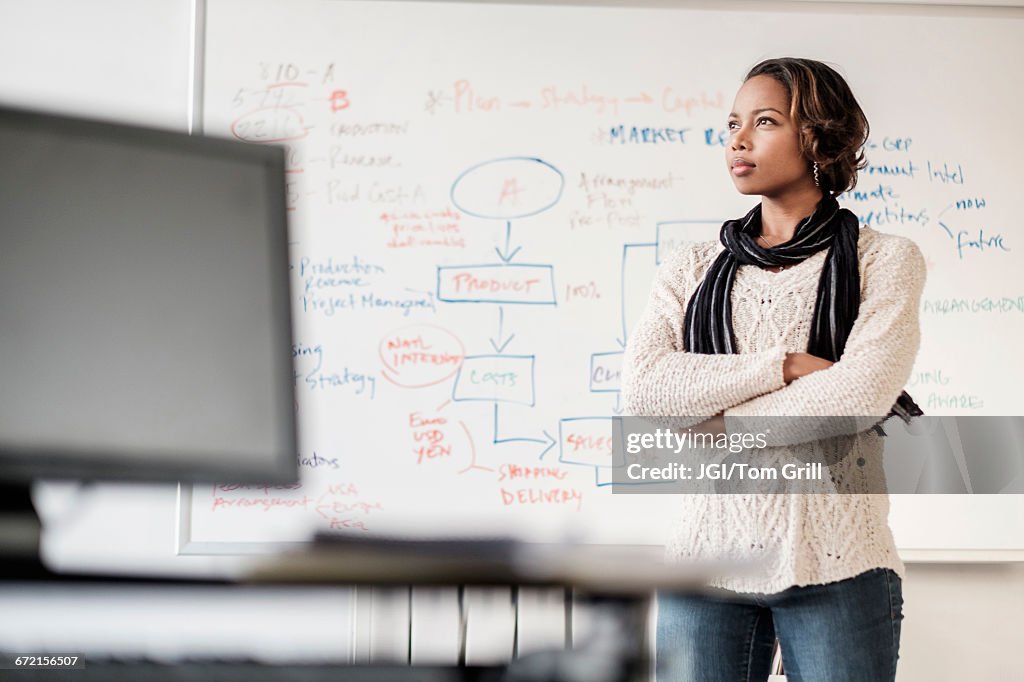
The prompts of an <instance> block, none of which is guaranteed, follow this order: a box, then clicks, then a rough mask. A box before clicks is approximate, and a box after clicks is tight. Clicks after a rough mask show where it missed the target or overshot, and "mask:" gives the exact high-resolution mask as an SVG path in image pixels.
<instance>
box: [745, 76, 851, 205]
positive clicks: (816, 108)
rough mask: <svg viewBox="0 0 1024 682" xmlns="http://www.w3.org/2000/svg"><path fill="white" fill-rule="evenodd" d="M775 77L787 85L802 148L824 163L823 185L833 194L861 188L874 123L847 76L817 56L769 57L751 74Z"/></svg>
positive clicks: (820, 168) (810, 158) (811, 158)
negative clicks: (861, 172)
mask: <svg viewBox="0 0 1024 682" xmlns="http://www.w3.org/2000/svg"><path fill="white" fill-rule="evenodd" d="M754 76H771V77H772V78H774V79H775V80H777V81H778V82H779V83H781V84H782V85H783V87H785V88H786V92H787V94H788V95H789V100H790V111H789V116H790V118H791V119H793V121H794V123H795V124H796V125H797V127H798V128H799V130H800V147H801V149H802V150H803V153H804V156H805V157H806V158H807V159H808V162H811V161H817V162H818V175H819V181H820V183H821V188H822V190H824V191H827V192H831V193H832V195H837V194H841V193H843V192H846V191H849V190H851V189H853V188H854V187H856V186H857V171H858V170H862V169H864V168H866V167H867V165H868V162H867V159H866V158H865V157H864V145H865V143H866V142H867V140H868V134H869V132H870V126H869V125H868V119H867V117H866V116H865V115H864V111H863V110H862V109H861V108H860V105H859V104H858V103H857V99H856V98H855V97H854V96H853V92H852V91H851V90H850V86H849V85H847V83H846V80H844V79H843V77H842V76H840V75H839V73H838V72H836V70H835V69H833V68H832V67H830V66H828V65H827V64H824V63H822V62H819V61H815V60H813V59H800V58H796V57H780V58H777V59H766V60H764V61H762V62H760V63H758V64H757V65H755V66H754V67H753V68H751V69H750V71H749V72H748V73H747V75H746V77H745V78H744V79H743V81H744V82H746V81H748V80H750V79H751V78H753V77H754Z"/></svg>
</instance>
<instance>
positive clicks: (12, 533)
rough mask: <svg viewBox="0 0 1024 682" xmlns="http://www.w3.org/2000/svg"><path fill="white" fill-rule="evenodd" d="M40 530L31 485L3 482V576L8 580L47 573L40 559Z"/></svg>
mask: <svg viewBox="0 0 1024 682" xmlns="http://www.w3.org/2000/svg"><path fill="white" fill-rule="evenodd" d="M40 528H41V526H40V523H39V515H38V514H37V513H36V509H35V507H34V506H33V505H32V495H31V483H0V573H2V574H3V577H4V578H18V577H26V578H28V577H33V576H36V575H39V574H40V572H43V573H46V572H47V571H46V569H45V568H44V567H43V565H42V562H41V561H40V558H39V537H40Z"/></svg>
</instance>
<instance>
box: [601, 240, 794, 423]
mask: <svg viewBox="0 0 1024 682" xmlns="http://www.w3.org/2000/svg"><path fill="white" fill-rule="evenodd" d="M713 256H714V253H713V252H712V251H711V250H710V249H709V248H708V245H707V244H706V243H691V244H687V245H684V246H682V247H680V248H678V249H676V250H675V251H674V252H673V253H672V254H671V255H670V256H669V257H668V258H666V259H665V261H664V262H663V263H662V265H661V267H660V268H659V269H658V273H657V276H656V277H655V281H654V285H653V287H652V289H651V294H650V297H649V299H648V301H647V306H646V308H645V310H644V312H643V314H642V316H641V317H640V319H639V321H638V322H637V324H636V326H635V327H634V329H633V332H632V334H631V335H630V337H629V341H628V343H627V344H626V350H625V354H624V357H623V363H622V384H621V387H622V398H623V404H624V408H625V410H626V412H627V414H631V415H635V416H640V417H651V416H673V417H680V416H682V417H705V418H706V417H710V416H713V415H715V414H718V413H719V412H721V411H722V410H723V409H725V408H726V407H731V406H733V405H737V404H739V403H742V402H744V401H746V400H749V399H751V398H753V397H755V396H758V395H761V394H763V393H768V392H770V391H773V390H775V389H778V388H780V387H782V386H784V385H785V382H784V381H783V378H782V364H783V362H784V361H785V358H786V350H785V348H784V347H783V346H781V345H779V346H778V347H775V348H771V349H769V350H765V351H761V352H755V353H738V354H732V353H730V354H704V353H690V352H687V351H684V350H683V348H682V338H683V336H682V334H683V321H684V317H685V314H686V304H687V303H688V302H689V300H690V296H692V294H693V292H694V290H695V289H696V287H697V285H698V283H699V282H700V279H701V278H702V277H703V270H704V269H705V268H706V266H707V265H708V264H709V263H710V260H709V258H713ZM705 261H707V262H705ZM692 421H693V422H694V423H696V422H697V421H700V420H698V419H694V420H692Z"/></svg>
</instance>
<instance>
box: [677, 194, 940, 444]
mask: <svg viewBox="0 0 1024 682" xmlns="http://www.w3.org/2000/svg"><path fill="white" fill-rule="evenodd" d="M760 234H761V204H758V205H757V206H755V207H754V208H752V209H751V210H750V212H748V213H747V215H745V216H744V217H743V218H741V219H739V220H727V221H726V222H725V223H724V224H723V225H722V231H721V234H720V237H719V238H720V239H721V242H722V244H723V245H724V246H725V250H724V251H722V252H721V253H720V254H718V256H717V257H716V258H715V260H714V261H713V262H712V263H711V266H710V267H709V268H708V271H707V272H706V273H705V274H704V279H703V281H701V283H700V285H699V286H698V287H697V290H696V291H694V293H693V296H692V297H691V298H690V302H689V303H688V304H687V306H686V319H685V321H684V326H683V348H684V349H685V350H687V351H689V352H691V353H705V354H713V353H735V352H737V351H736V336H735V334H734V333H733V329H732V303H731V301H730V297H731V295H732V284H733V279H734V278H735V276H736V270H737V269H739V266H741V265H757V266H759V267H776V266H780V265H794V264H796V263H800V262H802V261H803V260H804V259H806V258H808V257H810V256H812V255H814V254H815V253H817V252H818V251H820V250H821V249H828V257H827V258H826V259H825V265H824V266H823V267H822V270H821V279H820V280H819V281H818V294H817V299H816V301H815V304H814V317H813V319H812V321H811V334H810V339H809V341H808V344H807V352H808V353H810V354H811V355H816V356H818V357H820V358H825V359H826V360H831V361H832V362H836V361H838V360H839V358H841V357H842V355H843V349H844V348H845V347H846V340H847V338H849V336H850V329H851V328H852V327H853V323H854V321H855V320H856V319H857V313H858V311H859V309H860V267H859V261H860V258H859V255H858V253H857V240H858V238H859V234H860V225H859V223H858V221H857V216H856V215H854V214H853V212H852V211H849V210H848V209H845V208H840V207H839V202H837V201H836V199H835V197H833V196H832V195H831V194H828V193H825V194H824V195H823V196H822V199H821V201H820V202H819V203H818V206H817V208H815V210H814V213H812V214H811V215H810V216H808V217H807V218H805V219H804V220H803V221H801V222H800V224H799V225H797V227H796V231H795V232H794V233H793V238H792V239H790V240H789V241H788V242H786V243H784V244H778V245H776V246H774V247H772V248H770V249H769V248H763V247H762V246H760V245H759V244H758V243H757V238H758V236H759V235H760ZM922 414H924V412H922V411H921V408H920V407H918V405H917V403H915V402H914V400H913V398H911V397H910V395H908V394H907V392H906V391H903V392H902V393H900V395H899V398H897V399H896V403H895V404H894V405H893V407H892V409H891V410H890V411H889V414H888V415H886V417H885V418H884V419H882V420H881V421H880V422H879V423H878V424H876V425H875V426H874V427H873V428H874V429H875V430H876V431H877V432H878V433H879V434H880V435H885V432H884V431H882V429H881V424H882V423H883V422H885V421H886V420H887V419H889V418H890V417H893V416H898V417H900V418H901V419H903V421H904V422H906V423H910V419H911V417H916V416H919V415H922ZM779 416H784V415H779ZM855 416H871V415H855Z"/></svg>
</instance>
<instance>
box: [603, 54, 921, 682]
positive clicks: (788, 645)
mask: <svg viewBox="0 0 1024 682" xmlns="http://www.w3.org/2000/svg"><path fill="white" fill-rule="evenodd" d="M732 109H733V110H732V113H731V114H729V118H728V128H729V132H730V138H729V143H728V144H727V145H726V147H725V162H726V168H727V169H728V171H729V175H730V177H731V178H732V181H733V183H734V184H735V186H736V189H738V190H739V192H740V193H741V194H745V195H759V196H760V197H761V202H760V203H759V204H758V205H757V206H755V207H754V208H753V209H751V211H750V212H749V213H748V214H747V215H746V216H744V217H743V218H740V219H738V220H730V221H727V222H726V223H725V224H724V225H723V226H722V231H721V235H720V239H719V240H716V241H707V242H694V243H691V244H688V245H685V246H683V247H680V248H679V249H677V250H676V252H675V253H673V254H672V255H671V256H670V257H669V258H667V259H666V261H665V262H664V263H663V264H662V266H661V268H660V269H659V272H658V276H657V278H656V281H655V284H654V287H653V290H652V292H651V296H650V300H649V302H648V305H647V308H646V311H645V312H644V314H643V316H642V318H641V319H640V321H639V322H638V324H637V326H636V328H635V329H634V331H633V334H632V335H631V337H630V340H629V343H628V345H627V348H626V357H625V362H624V366H623V379H622V380H623V397H624V399H625V405H626V410H627V412H629V413H630V414H633V415H638V416H654V415H662V416H664V415H704V417H702V418H701V419H706V417H707V416H711V415H714V417H713V418H712V419H710V420H708V421H706V422H704V424H703V426H702V429H704V430H705V431H706V432H711V433H731V431H730V428H729V427H730V425H733V426H735V425H737V424H738V423H740V420H741V418H751V417H771V416H789V417H796V416H826V415H855V416H859V417H863V416H869V417H870V416H871V415H877V417H873V418H872V419H871V420H870V422H869V423H875V424H876V427H875V429H864V430H863V431H861V430H860V429H855V430H854V431H852V432H850V433H852V434H853V435H850V436H845V438H846V439H847V440H846V447H847V448H848V454H849V456H847V457H845V458H843V459H842V467H843V469H842V472H841V473H840V474H837V471H838V470H839V467H838V466H837V467H835V470H832V471H830V469H832V467H829V468H828V469H826V472H827V474H826V476H825V478H828V477H829V474H831V475H832V476H833V477H834V480H833V481H830V483H835V485H836V486H840V487H841V488H842V491H841V493H832V494H783V495H776V494H764V493H757V492H756V491H755V492H753V493H748V494H717V495H712V494H687V495H682V496H680V497H679V505H678V509H679V518H678V521H677V522H676V523H675V525H674V529H675V530H674V534H673V537H672V538H671V539H670V541H669V542H668V543H667V546H666V553H667V557H668V558H670V559H672V560H677V561H687V560H697V559H723V558H727V559H737V560H744V559H746V560H748V563H749V560H757V559H760V560H762V561H763V562H764V564H765V565H766V566H767V568H766V569H764V570H762V571H761V572H760V573H758V574H756V575H749V574H746V575H728V576H718V577H716V578H715V579H713V580H712V581H710V582H709V583H708V585H707V589H706V590H704V591H702V592H700V593H697V594H686V595H667V594H663V595H659V600H658V613H659V615H658V635H657V646H658V667H659V675H661V676H663V677H659V679H672V680H700V681H702V682H714V681H715V680H730V681H735V680H750V681H755V680H756V681H757V682H761V681H762V680H765V679H767V677H768V674H769V667H770V665H771V660H770V659H771V655H772V650H773V645H774V642H775V639H776V637H778V639H779V642H780V644H781V649H782V660H783V662H784V665H785V671H786V674H787V676H788V679H789V680H790V682H800V681H802V680H803V681H814V682H824V681H827V680H856V681H860V680H863V681H865V682H867V681H870V682H880V681H882V680H892V679H894V677H895V672H896V661H897V658H898V650H899V637H900V622H901V620H902V619H903V611H902V604H903V600H902V578H903V576H904V574H905V568H904V565H903V563H902V562H901V560H900V558H899V556H898V555H897V552H896V548H895V545H894V542H893V538H892V533H891V531H890V529H889V526H888V496H887V495H886V494H884V473H883V472H882V469H881V451H882V440H881V437H880V435H879V434H884V432H883V431H881V429H880V428H879V427H878V426H877V423H878V422H880V421H884V419H883V417H884V418H888V417H891V416H899V417H900V418H902V419H903V420H905V421H909V419H910V418H911V417H913V416H916V415H919V414H921V410H920V409H919V408H918V407H917V405H916V404H915V403H914V401H913V400H912V399H911V398H910V396H908V395H907V394H906V393H905V392H903V390H902V389H903V386H904V384H905V382H906V381H907V380H908V378H909V376H910V373H911V370H912V367H913V364H914V357H915V355H916V354H917V350H918V346H919V344H920V327H919V318H918V304H919V301H920V297H921V291H922V289H923V286H924V281H925V264H924V258H923V257H922V255H921V252H920V250H919V249H918V247H917V246H916V245H915V244H914V242H913V241H911V240H909V239H907V238H904V237H900V236H896V235H890V234H884V233H881V232H877V231H875V230H873V229H871V228H870V227H867V226H865V227H860V226H859V225H858V221H857V218H856V216H855V215H854V214H853V213H852V212H850V211H848V210H846V209H841V208H839V205H838V203H837V201H836V198H835V197H836V195H838V194H840V193H842V192H844V191H847V190H849V189H852V188H853V187H854V186H855V184H856V177H857V171H858V170H859V169H862V168H864V167H865V166H866V161H865V158H864V154H863V152H862V147H863V145H864V143H865V142H866V140H867V136H868V122H867V119H866V118H865V116H864V113H863V111H862V110H861V108H860V106H859V105H858V104H857V101H856V99H855V98H854V96H853V94H852V93H851V91H850V88H849V86H848V85H847V83H846V82H845V81H844V80H843V78H842V77H841V76H840V75H839V74H838V73H836V72H835V71H834V70H833V69H831V68H830V67H828V66H826V65H825V64H822V63H820V62H816V61H812V60H806V59H792V58H784V59H772V60H767V61H764V62H761V63H760V64H758V65H757V66H755V67H754V68H753V69H751V70H750V72H749V73H748V74H747V76H746V78H745V79H744V83H743V85H742V87H741V88H740V89H739V92H738V93H737V94H736V99H735V102H734V104H733V107H732ZM723 246H724V249H723ZM733 420H735V421H733ZM697 421H700V419H693V420H691V423H696V422H697ZM851 442H852V445H851ZM800 447H805V448H810V447H813V446H812V445H811V444H798V445H791V446H788V450H787V451H788V452H790V453H792V452H793V451H794V449H798V448H800ZM850 448H852V449H850ZM780 449H785V448H780ZM768 450H772V448H771V447H769V448H766V449H765V451H764V452H766V451H768ZM872 477H874V480H877V479H878V478H879V477H880V478H881V480H882V484H881V486H879V485H873V486H868V485H867V483H868V482H869V481H871V480H872ZM880 487H881V489H882V494H867V493H863V494H862V493H858V492H857V491H864V490H868V489H871V490H874V491H875V492H876V493H877V492H878V490H879V488H880Z"/></svg>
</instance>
